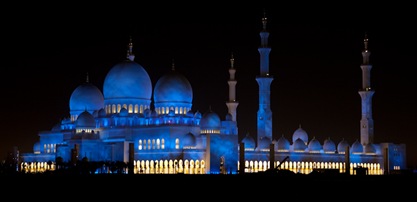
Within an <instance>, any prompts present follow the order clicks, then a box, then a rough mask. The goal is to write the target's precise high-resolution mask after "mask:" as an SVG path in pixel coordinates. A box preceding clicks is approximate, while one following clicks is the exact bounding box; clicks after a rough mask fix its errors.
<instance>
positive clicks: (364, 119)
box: [359, 33, 374, 146]
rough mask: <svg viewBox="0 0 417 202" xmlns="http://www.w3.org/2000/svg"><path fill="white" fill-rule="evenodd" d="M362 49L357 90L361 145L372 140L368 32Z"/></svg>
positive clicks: (372, 93)
mask: <svg viewBox="0 0 417 202" xmlns="http://www.w3.org/2000/svg"><path fill="white" fill-rule="evenodd" d="M363 42H364V50H363V51H362V58H363V62H362V65H361V69H362V89H361V90H359V95H360V96H361V101H362V102H361V104H362V115H361V121H360V131H361V143H362V145H363V146H366V145H367V144H372V143H373V142H374V120H373V118H372V96H373V95H374V91H373V90H372V88H371V69H372V65H371V64H370V63H369V56H370V55H371V52H370V51H369V47H368V45H369V44H368V43H369V39H368V34H366V33H365V37H364V40H363Z"/></svg>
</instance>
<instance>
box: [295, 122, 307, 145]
mask: <svg viewBox="0 0 417 202" xmlns="http://www.w3.org/2000/svg"><path fill="white" fill-rule="evenodd" d="M298 138H300V139H301V140H302V141H304V144H307V143H308V134H307V132H306V131H305V130H304V129H302V128H301V125H300V127H299V128H298V129H297V130H295V131H294V133H293V135H292V141H293V142H295V140H297V139H298Z"/></svg>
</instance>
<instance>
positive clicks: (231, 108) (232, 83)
mask: <svg viewBox="0 0 417 202" xmlns="http://www.w3.org/2000/svg"><path fill="white" fill-rule="evenodd" d="M234 65H235V59H234V57H233V53H231V56H230V68H229V75H230V77H229V80H228V81H227V83H228V84H229V100H228V101H227V102H226V105H227V109H228V112H229V114H230V115H232V121H235V122H236V108H237V106H238V105H239V102H237V101H236V83H237V81H236V79H235V74H236V69H235V67H234Z"/></svg>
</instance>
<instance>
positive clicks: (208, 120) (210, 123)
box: [200, 110, 221, 129]
mask: <svg viewBox="0 0 417 202" xmlns="http://www.w3.org/2000/svg"><path fill="white" fill-rule="evenodd" d="M200 126H201V129H219V128H220V126H221V121H220V117H219V115H217V114H216V113H215V112H213V111H211V110H209V111H208V112H206V113H204V115H203V118H201V121H200Z"/></svg>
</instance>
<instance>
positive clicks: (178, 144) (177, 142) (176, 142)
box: [175, 138, 180, 149]
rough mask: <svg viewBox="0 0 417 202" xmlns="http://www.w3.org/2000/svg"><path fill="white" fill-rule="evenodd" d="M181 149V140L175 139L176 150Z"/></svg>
mask: <svg viewBox="0 0 417 202" xmlns="http://www.w3.org/2000/svg"><path fill="white" fill-rule="evenodd" d="M179 148H180V140H179V139H178V138H177V139H175V149H179Z"/></svg>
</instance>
